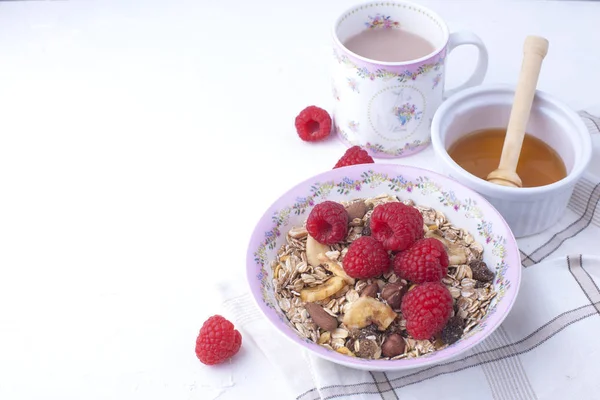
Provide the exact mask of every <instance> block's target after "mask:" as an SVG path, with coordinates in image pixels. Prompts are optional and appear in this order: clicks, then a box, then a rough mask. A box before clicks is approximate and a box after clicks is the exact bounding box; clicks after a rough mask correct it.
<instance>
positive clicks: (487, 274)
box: [469, 260, 494, 282]
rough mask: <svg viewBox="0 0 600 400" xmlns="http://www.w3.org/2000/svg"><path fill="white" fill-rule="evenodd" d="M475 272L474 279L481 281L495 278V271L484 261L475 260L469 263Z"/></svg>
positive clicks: (489, 280)
mask: <svg viewBox="0 0 600 400" xmlns="http://www.w3.org/2000/svg"><path fill="white" fill-rule="evenodd" d="M469 267H471V271H472V272H473V279H475V280H477V281H480V282H491V281H493V280H494V273H493V272H492V271H490V270H489V268H488V267H487V264H486V263H484V262H483V261H479V260H474V261H471V263H470V264H469Z"/></svg>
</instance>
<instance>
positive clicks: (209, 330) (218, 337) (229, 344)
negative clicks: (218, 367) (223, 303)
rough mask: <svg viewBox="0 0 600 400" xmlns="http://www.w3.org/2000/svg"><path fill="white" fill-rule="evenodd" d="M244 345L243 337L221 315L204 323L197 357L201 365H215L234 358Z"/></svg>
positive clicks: (197, 340) (197, 341)
mask: <svg viewBox="0 0 600 400" xmlns="http://www.w3.org/2000/svg"><path fill="white" fill-rule="evenodd" d="M241 345H242V335H241V334H240V332H239V331H237V330H236V329H235V328H234V326H233V324H232V323H231V322H229V321H228V320H226V319H225V318H223V317H222V316H220V315H213V316H212V317H210V318H209V319H207V320H206V322H204V324H203V325H202V328H200V333H199V334H198V338H197V339H196V356H197V357H198V359H199V360H200V362H201V363H203V364H206V365H215V364H219V363H222V362H223V361H225V360H228V359H229V358H231V357H233V356H234V355H235V354H236V353H237V352H238V351H239V350H240V346H241Z"/></svg>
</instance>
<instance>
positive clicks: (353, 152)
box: [333, 146, 375, 169]
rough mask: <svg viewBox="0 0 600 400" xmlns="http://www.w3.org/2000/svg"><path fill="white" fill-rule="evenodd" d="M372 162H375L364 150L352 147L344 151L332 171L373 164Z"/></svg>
mask: <svg viewBox="0 0 600 400" xmlns="http://www.w3.org/2000/svg"><path fill="white" fill-rule="evenodd" d="M374 162H375V160H373V157H371V156H370V155H369V153H367V152H366V151H365V150H363V149H361V148H360V146H353V147H350V148H349V149H348V150H346V152H345V153H344V155H343V156H342V158H340V159H339V160H338V162H337V163H336V164H335V166H334V167H333V169H336V168H341V167H346V166H348V165H357V164H373V163H374Z"/></svg>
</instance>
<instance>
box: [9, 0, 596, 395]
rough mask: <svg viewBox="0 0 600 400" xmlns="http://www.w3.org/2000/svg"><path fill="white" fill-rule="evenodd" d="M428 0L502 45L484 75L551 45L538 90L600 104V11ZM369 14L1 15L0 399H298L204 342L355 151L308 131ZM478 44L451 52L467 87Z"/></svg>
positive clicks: (192, 4)
mask: <svg viewBox="0 0 600 400" xmlns="http://www.w3.org/2000/svg"><path fill="white" fill-rule="evenodd" d="M419 2H420V3H422V4H425V5H428V6H430V7H432V8H433V9H434V10H435V11H437V12H438V13H439V14H441V15H442V17H444V18H445V19H446V20H447V22H448V24H449V26H450V28H451V30H458V29H469V30H472V31H474V32H476V33H477V34H478V35H479V36H480V37H481V38H482V39H483V41H484V42H485V44H486V45H487V47H488V49H489V53H490V66H489V70H488V75H487V78H486V83H500V82H503V83H514V82H516V79H517V75H518V71H519V68H520V57H521V48H522V43H523V39H524V38H525V36H526V35H527V34H538V35H542V36H545V37H547V38H548V39H549V41H550V51H549V54H548V57H547V58H546V60H545V62H544V66H543V70H542V74H541V77H540V81H539V86H538V87H539V88H540V89H542V90H545V91H547V92H549V93H551V94H553V95H555V96H557V97H559V98H560V99H562V100H564V101H565V102H566V103H568V104H570V105H571V106H572V107H573V108H575V109H581V108H585V107H589V106H592V105H594V104H598V103H600V98H599V96H600V95H599V93H600V78H599V75H598V74H599V72H598V71H600V3H597V2H573V1H569V2H554V1H550V2H546V1H528V2H518V3H515V2H510V1H500V2H497V1H467V0H463V1H443V0H439V1H425V0H421V1H419ZM354 3H355V2H354V1H342V0H335V1H333V0H331V1H319V0H304V1H281V0H279V1H278V0H271V1H264V0H263V1H262V2H260V3H257V2H251V1H243V0H229V1H208V0H201V1H191V0H190V1H179V0H178V1H154V0H147V1H139V2H136V3H134V2H128V1H104V2H96V1H70V2H60V1H56V2H54V1H52V2H2V3H0V399H63V400H66V399H82V398H84V399H144V400H150V399H207V398H213V397H215V396H217V395H219V394H220V397H219V399H242V398H287V396H289V394H288V393H286V392H285V391H284V389H285V388H283V387H282V386H281V385H282V384H281V383H279V382H277V381H273V380H270V379H269V375H270V372H269V370H268V365H267V364H266V362H265V359H264V357H263V356H262V355H261V354H260V352H248V351H247V350H244V348H243V349H242V351H241V352H240V353H239V354H238V356H236V357H235V358H234V359H233V361H232V363H231V364H226V365H222V366H219V367H213V368H209V367H206V366H204V365H202V364H200V362H199V361H198V360H197V359H196V356H195V354H194V344H195V338H196V335H197V333H198V330H199V328H200V326H201V325H202V323H203V321H204V320H205V319H206V318H207V317H209V316H210V315H213V314H215V313H218V312H221V307H220V305H219V304H220V297H219V294H218V293H217V282H222V281H236V280H239V281H241V280H243V279H244V269H245V253H246V245H247V243H248V240H249V237H250V234H251V232H252V229H253V226H254V224H255V222H256V221H257V220H258V218H259V217H260V216H261V215H262V213H263V211H264V210H265V209H266V208H267V206H268V205H269V204H270V203H271V202H272V201H273V200H274V199H275V198H276V197H278V196H279V195H280V194H282V193H283V192H284V191H285V190H287V189H288V188H290V187H291V186H293V185H294V184H295V183H297V182H299V181H300V180H303V179H306V178H308V177H310V176H311V175H314V174H316V173H319V172H321V171H324V170H327V169H330V168H331V167H332V166H333V165H334V164H335V162H336V161H337V159H338V158H339V157H340V156H341V154H342V153H343V152H344V150H345V148H344V147H343V145H342V144H340V143H339V142H338V141H337V140H333V139H332V140H329V141H327V142H324V143H318V144H307V143H304V142H301V141H300V140H299V139H298V137H297V136H296V133H295V130H294V124H293V123H294V118H295V116H296V114H297V113H298V112H299V111H300V110H301V109H302V108H304V107H305V106H308V105H311V104H315V105H319V106H321V107H324V108H329V106H330V105H331V98H330V85H329V76H328V66H327V62H328V61H329V47H328V45H329V42H328V40H329V30H330V28H331V25H332V24H333V21H334V19H335V18H336V17H337V15H338V14H340V13H341V12H343V11H344V9H346V8H347V7H349V6H351V5H353V4H354ZM474 54H475V51H474V50H472V49H469V48H459V49H457V50H456V51H455V52H453V53H452V54H451V55H450V57H449V64H448V71H449V74H448V76H447V84H448V85H449V86H450V87H451V86H455V85H457V84H458V83H460V82H461V81H462V80H463V79H465V78H466V77H467V76H468V75H469V73H470V71H471V70H472V68H473V66H474V59H473V56H474ZM431 156H432V152H431V149H428V150H427V151H425V152H424V153H421V154H420V155H418V156H415V157H411V158H407V159H403V160H397V161H394V162H402V163H409V164H417V165H423V166H425V165H427V164H426V163H425V161H426V160H427V159H428V158H429V157H431ZM242 333H243V332H242ZM298 373H303V371H299V372H298Z"/></svg>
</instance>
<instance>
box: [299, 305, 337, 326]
mask: <svg viewBox="0 0 600 400" xmlns="http://www.w3.org/2000/svg"><path fill="white" fill-rule="evenodd" d="M304 308H306V311H308V315H310V317H311V318H312V320H313V322H314V323H315V324H317V326H318V327H319V328H321V329H323V330H325V331H333V330H335V329H336V328H337V327H338V321H337V319H335V317H332V316H331V315H329V314H328V313H327V312H326V311H325V310H323V307H321V306H320V305H318V304H316V303H306V304H305V305H304Z"/></svg>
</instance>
